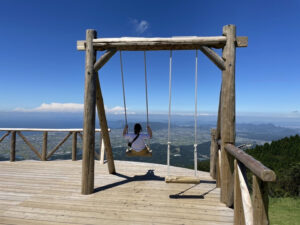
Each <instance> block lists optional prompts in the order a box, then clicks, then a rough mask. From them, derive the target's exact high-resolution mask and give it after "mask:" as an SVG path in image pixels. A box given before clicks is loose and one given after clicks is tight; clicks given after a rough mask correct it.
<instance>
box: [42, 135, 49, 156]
mask: <svg viewBox="0 0 300 225" xmlns="http://www.w3.org/2000/svg"><path fill="white" fill-rule="evenodd" d="M47 145H48V132H47V131H44V132H43V148H42V160H43V161H46V160H47Z"/></svg>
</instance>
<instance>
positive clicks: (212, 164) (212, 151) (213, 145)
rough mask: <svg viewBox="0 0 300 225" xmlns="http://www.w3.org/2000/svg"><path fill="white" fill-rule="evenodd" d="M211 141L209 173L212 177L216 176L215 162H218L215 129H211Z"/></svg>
mask: <svg viewBox="0 0 300 225" xmlns="http://www.w3.org/2000/svg"><path fill="white" fill-rule="evenodd" d="M210 135H211V142H210V175H211V177H212V178H213V179H216V177H217V163H218V161H217V160H218V156H217V154H218V148H219V147H218V143H217V141H216V129H211V131H210Z"/></svg>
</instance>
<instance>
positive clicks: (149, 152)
mask: <svg viewBox="0 0 300 225" xmlns="http://www.w3.org/2000/svg"><path fill="white" fill-rule="evenodd" d="M126 155H127V156H133V157H134V156H142V157H151V156H152V150H151V149H150V148H149V147H148V146H146V148H144V149H143V150H142V151H139V152H138V151H135V150H134V149H133V148H127V149H126Z"/></svg>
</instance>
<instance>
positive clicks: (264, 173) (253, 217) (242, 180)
mask: <svg viewBox="0 0 300 225" xmlns="http://www.w3.org/2000/svg"><path fill="white" fill-rule="evenodd" d="M221 144H222V141H221V140H217V139H216V130H214V129H213V130H212V132H211V149H210V151H211V152H210V174H211V176H212V177H213V178H214V179H216V182H217V187H220V188H221V195H222V194H223V195H228V196H233V207H234V224H235V225H237V224H239V225H242V224H247V225H260V224H270V222H269V216H268V205H269V197H268V183H269V182H274V181H275V180H276V175H275V173H274V171H272V170H270V169H269V168H267V167H265V166H264V165H263V164H262V163H261V162H259V161H257V160H256V159H254V158H253V157H252V156H250V155H248V154H247V153H245V152H244V151H243V150H241V149H240V148H238V147H236V146H234V145H233V144H225V146H224V148H225V150H226V153H227V156H229V157H228V158H227V160H228V161H229V165H230V170H226V172H227V171H229V172H228V173H229V174H226V173H224V171H223V173H221V171H222V170H224V168H223V167H224V164H223V163H222V159H223V157H221ZM247 169H248V170H249V171H250V172H251V173H252V197H251V195H250V192H249V186H248V182H247ZM222 182H226V183H231V184H232V185H233V188H232V189H226V190H224V189H222V186H224V185H221V183H222ZM231 190H232V191H231ZM222 192H223V193H222ZM224 192H226V193H224Z"/></svg>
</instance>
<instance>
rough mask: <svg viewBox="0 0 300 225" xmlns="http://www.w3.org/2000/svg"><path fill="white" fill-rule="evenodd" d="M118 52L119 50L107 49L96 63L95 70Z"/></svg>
mask: <svg viewBox="0 0 300 225" xmlns="http://www.w3.org/2000/svg"><path fill="white" fill-rule="evenodd" d="M116 52H117V50H107V51H106V52H105V53H104V54H103V55H102V56H101V57H100V59H99V60H97V62H96V63H95V65H94V70H95V71H99V70H100V69H101V68H102V67H103V66H104V65H105V63H107V62H108V60H109V59H110V58H111V57H112V56H113V55H114V54H115V53H116Z"/></svg>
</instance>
